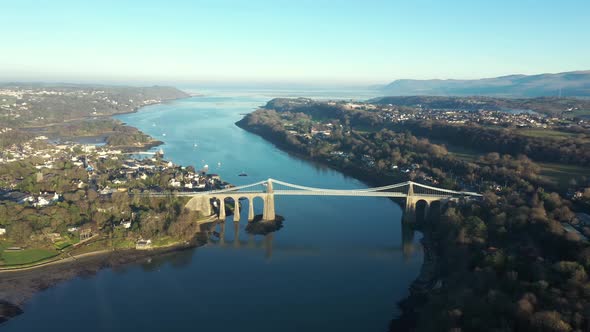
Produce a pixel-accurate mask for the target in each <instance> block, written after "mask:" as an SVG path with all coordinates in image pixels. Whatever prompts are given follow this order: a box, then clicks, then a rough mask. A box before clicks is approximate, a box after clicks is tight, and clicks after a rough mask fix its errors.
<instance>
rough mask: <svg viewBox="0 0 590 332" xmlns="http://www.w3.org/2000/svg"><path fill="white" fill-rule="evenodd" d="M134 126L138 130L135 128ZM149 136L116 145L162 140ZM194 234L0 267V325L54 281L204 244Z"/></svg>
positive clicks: (139, 148)
mask: <svg viewBox="0 0 590 332" xmlns="http://www.w3.org/2000/svg"><path fill="white" fill-rule="evenodd" d="M191 97H194V96H193V95H188V96H187V97H179V98H174V99H167V100H165V101H162V102H158V103H150V104H146V105H143V106H141V107H136V108H134V109H133V110H131V111H128V112H121V113H116V114H111V115H103V116H98V117H103V118H112V119H114V120H117V119H115V118H114V116H117V115H121V114H130V113H137V112H139V111H140V110H141V109H142V108H144V107H147V106H153V105H158V104H163V103H166V102H170V101H175V100H180V99H186V98H191ZM89 118H92V117H84V118H80V119H76V121H80V120H86V119H89ZM55 125H59V124H57V123H53V124H48V125H44V126H39V127H26V128H23V129H25V130H26V129H34V128H43V127H49V126H55ZM133 128H135V127H133ZM135 129H137V130H139V129H138V128H135ZM146 135H147V134H146ZM148 136H149V135H148ZM149 137H150V138H151V139H152V140H151V141H150V142H147V143H145V144H143V145H142V146H124V147H118V148H120V149H121V150H123V151H125V152H139V151H147V150H149V149H152V148H154V147H157V146H160V145H162V144H164V142H162V141H160V140H156V139H154V138H153V137H151V136H149ZM197 234H198V233H197ZM197 234H195V238H194V239H193V240H192V241H191V242H182V243H175V244H173V245H169V246H163V247H159V248H153V249H150V250H136V249H124V250H108V249H105V250H98V251H92V252H88V253H83V254H79V255H75V256H69V257H68V258H64V257H61V258H58V259H56V258H55V257H52V258H49V259H48V260H46V261H41V262H36V263H32V264H33V265H31V266H24V267H13V268H10V267H8V268H2V269H0V326H1V324H2V323H4V322H6V321H8V320H10V319H11V318H14V317H16V316H18V315H20V314H22V313H23V312H24V311H23V306H24V305H25V304H26V302H27V301H28V300H30V299H31V298H32V297H33V296H34V295H35V294H36V293H37V292H39V291H42V290H45V289H47V288H50V287H52V286H55V285H57V284H58V283H60V282H63V281H66V280H69V279H73V278H75V277H78V276H81V275H92V274H96V273H97V272H98V271H100V270H102V269H104V268H113V267H118V266H122V265H127V264H132V263H136V262H138V261H139V260H141V259H143V258H149V257H157V256H163V255H166V254H171V253H174V252H178V251H183V250H190V249H194V248H197V247H200V246H202V245H204V244H206V241H202V240H198V239H197V238H196V235H197ZM58 256H59V255H58Z"/></svg>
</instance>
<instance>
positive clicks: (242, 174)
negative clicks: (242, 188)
mask: <svg viewBox="0 0 590 332" xmlns="http://www.w3.org/2000/svg"><path fill="white" fill-rule="evenodd" d="M238 176H248V174H246V173H244V172H242V173H240V174H238Z"/></svg>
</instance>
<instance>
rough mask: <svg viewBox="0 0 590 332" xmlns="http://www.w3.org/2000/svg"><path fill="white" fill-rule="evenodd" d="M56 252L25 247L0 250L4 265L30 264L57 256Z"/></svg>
mask: <svg viewBox="0 0 590 332" xmlns="http://www.w3.org/2000/svg"><path fill="white" fill-rule="evenodd" d="M57 254H58V252H57V251H55V250H47V249H25V250H20V251H11V252H7V251H4V252H2V260H3V261H4V265H23V264H30V263H34V262H38V261H42V260H44V259H47V258H50V257H54V256H57Z"/></svg>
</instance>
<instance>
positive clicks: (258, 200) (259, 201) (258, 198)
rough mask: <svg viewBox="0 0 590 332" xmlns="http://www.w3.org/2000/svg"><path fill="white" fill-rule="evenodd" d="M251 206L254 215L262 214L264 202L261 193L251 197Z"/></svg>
mask: <svg viewBox="0 0 590 332" xmlns="http://www.w3.org/2000/svg"><path fill="white" fill-rule="evenodd" d="M251 201H252V207H253V210H254V216H256V215H259V214H262V213H263V211H264V205H265V204H266V202H265V199H264V196H263V195H255V196H253V197H252V198H251Z"/></svg>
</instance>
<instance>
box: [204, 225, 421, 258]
mask: <svg viewBox="0 0 590 332" xmlns="http://www.w3.org/2000/svg"><path fill="white" fill-rule="evenodd" d="M259 222H268V221H259ZM231 224H233V225H231ZM228 226H229V227H232V226H233V234H232V231H230V232H227V229H226V228H228ZM277 231H278V230H277ZM204 232H205V233H206V236H207V239H208V243H209V244H210V245H213V246H215V247H219V248H226V249H240V250H260V249H263V250H264V253H265V257H266V259H268V260H270V259H271V258H272V254H273V241H274V237H275V235H274V233H275V232H269V233H267V234H253V233H248V235H247V237H246V238H245V239H244V238H240V223H239V222H235V221H231V220H228V221H227V222H225V221H222V220H218V221H215V222H213V223H212V224H211V225H210V226H209V227H208V228H207V229H206V230H204ZM401 234H402V243H401V245H400V246H395V247H388V248H382V249H373V250H371V251H370V252H369V251H366V252H363V251H362V250H359V249H358V248H355V249H354V250H352V252H351V255H370V256H377V255H383V254H389V253H393V252H399V251H401V252H402V253H403V257H404V258H406V259H409V258H410V257H411V256H412V254H413V253H414V251H415V247H414V245H415V243H414V229H413V228H412V226H411V225H410V224H407V223H402V233H401ZM256 237H262V240H257V239H256ZM278 250H279V251H281V252H284V253H293V254H301V253H306V254H317V253H319V251H320V250H321V249H314V248H309V247H300V246H293V247H288V246H287V247H286V246H284V245H282V246H281V247H280V248H278Z"/></svg>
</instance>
